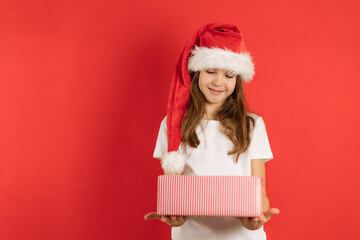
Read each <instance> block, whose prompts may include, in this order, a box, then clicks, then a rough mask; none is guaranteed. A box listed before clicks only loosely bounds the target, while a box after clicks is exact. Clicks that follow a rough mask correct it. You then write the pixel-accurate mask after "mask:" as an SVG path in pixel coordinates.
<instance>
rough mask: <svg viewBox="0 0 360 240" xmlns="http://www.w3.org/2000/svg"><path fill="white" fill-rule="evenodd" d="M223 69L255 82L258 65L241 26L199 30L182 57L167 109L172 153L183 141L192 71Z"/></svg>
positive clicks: (213, 27) (222, 26)
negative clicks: (182, 128)
mask: <svg viewBox="0 0 360 240" xmlns="http://www.w3.org/2000/svg"><path fill="white" fill-rule="evenodd" d="M210 68H219V69H223V70H226V71H229V72H231V73H234V74H237V75H240V76H241V78H242V80H243V81H245V82H248V81H250V80H252V78H253V76H254V74H255V72H254V64H253V62H252V59H251V56H250V54H249V53H248V52H247V51H246V47H245V42H244V38H243V36H242V34H241V32H240V30H239V29H238V27H236V26H234V25H231V24H221V23H210V24H206V25H205V26H203V27H201V28H200V29H198V30H197V31H196V33H195V34H194V36H193V37H192V38H191V39H190V41H189V42H188V43H187V44H186V45H185V48H184V49H183V51H182V52H181V54H180V57H179V60H178V63H177V65H176V68H175V73H174V76H173V79H172V82H171V87H170V94H169V101H168V107H167V135H168V152H171V151H177V149H178V148H179V145H180V142H181V121H182V118H183V116H184V113H185V111H186V108H187V104H188V101H189V97H190V82H191V77H190V74H189V72H196V71H201V70H203V69H210Z"/></svg>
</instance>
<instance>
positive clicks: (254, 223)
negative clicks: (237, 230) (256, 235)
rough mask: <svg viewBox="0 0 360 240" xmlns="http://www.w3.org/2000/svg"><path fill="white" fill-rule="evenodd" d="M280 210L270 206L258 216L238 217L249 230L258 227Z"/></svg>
mask: <svg viewBox="0 0 360 240" xmlns="http://www.w3.org/2000/svg"><path fill="white" fill-rule="evenodd" d="M279 213H280V210H279V209H277V208H270V209H269V210H268V211H267V212H265V213H261V215H260V217H254V218H249V217H238V219H239V220H240V221H241V223H242V224H243V225H244V227H246V228H247V229H249V230H256V229H259V228H260V227H261V226H262V225H263V224H264V223H266V222H267V221H269V220H270V218H271V216H272V215H274V214H279Z"/></svg>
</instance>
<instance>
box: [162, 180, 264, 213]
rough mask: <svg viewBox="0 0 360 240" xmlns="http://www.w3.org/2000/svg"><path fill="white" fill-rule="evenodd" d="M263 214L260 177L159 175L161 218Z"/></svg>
mask: <svg viewBox="0 0 360 240" xmlns="http://www.w3.org/2000/svg"><path fill="white" fill-rule="evenodd" d="M261 211H262V178H261V177H256V176H189V175H161V176H158V192H157V213H158V214H159V215H174V216H175V215H179V216H234V217H235V216H243V217H257V216H260V214H261Z"/></svg>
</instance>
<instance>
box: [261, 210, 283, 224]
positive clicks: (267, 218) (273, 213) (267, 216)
mask: <svg viewBox="0 0 360 240" xmlns="http://www.w3.org/2000/svg"><path fill="white" fill-rule="evenodd" d="M279 213H280V210H279V209H277V208H270V209H269V210H268V211H267V212H266V213H265V214H264V215H265V218H266V220H267V221H269V220H270V218H271V216H272V215H275V214H279Z"/></svg>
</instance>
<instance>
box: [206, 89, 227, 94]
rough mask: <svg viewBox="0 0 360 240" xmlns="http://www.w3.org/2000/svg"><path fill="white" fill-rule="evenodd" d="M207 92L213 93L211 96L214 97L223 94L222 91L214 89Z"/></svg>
mask: <svg viewBox="0 0 360 240" xmlns="http://www.w3.org/2000/svg"><path fill="white" fill-rule="evenodd" d="M209 90H210V92H211V93H213V94H215V95H219V94H221V93H222V92H224V91H222V90H215V89H212V88H209Z"/></svg>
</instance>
